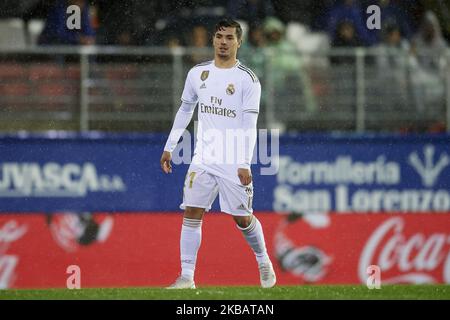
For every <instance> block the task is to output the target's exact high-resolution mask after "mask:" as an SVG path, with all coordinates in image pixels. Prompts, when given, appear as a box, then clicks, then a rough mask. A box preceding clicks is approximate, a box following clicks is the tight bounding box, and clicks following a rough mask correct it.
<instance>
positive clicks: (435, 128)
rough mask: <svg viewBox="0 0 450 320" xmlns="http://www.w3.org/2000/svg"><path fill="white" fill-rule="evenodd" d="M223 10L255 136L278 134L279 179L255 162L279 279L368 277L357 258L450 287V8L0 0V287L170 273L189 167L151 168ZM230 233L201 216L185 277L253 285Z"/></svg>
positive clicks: (396, 274) (220, 0)
mask: <svg viewBox="0 0 450 320" xmlns="http://www.w3.org/2000/svg"><path fill="white" fill-rule="evenodd" d="M71 4H75V5H78V6H80V8H81V9H82V10H81V12H82V19H81V21H82V29H81V31H80V32H74V31H70V30H68V29H67V27H66V19H67V17H68V16H69V15H68V14H67V13H66V11H65V10H66V8H67V6H68V5H71ZM373 4H375V5H378V6H379V8H380V9H381V11H380V12H381V29H380V30H377V29H375V30H369V29H368V28H367V25H366V21H367V20H368V19H369V17H370V16H371V14H370V13H367V12H366V9H367V8H368V6H370V5H373ZM225 15H226V16H231V17H233V18H235V19H238V21H240V22H241V24H242V26H243V28H244V45H243V46H242V48H241V49H240V51H239V54H238V58H239V59H240V60H241V61H242V62H243V63H244V64H246V65H247V66H249V67H250V68H252V69H253V70H254V72H255V73H256V74H257V75H258V77H259V78H260V81H261V84H262V88H263V97H262V102H261V113H260V117H259V123H258V125H259V127H260V128H268V129H279V130H280V133H281V136H280V158H279V160H280V161H279V163H280V170H279V173H278V175H275V176H262V175H259V170H260V169H261V168H262V167H265V166H267V165H268V163H257V164H255V169H254V173H255V185H256V186H255V200H254V205H255V210H256V214H257V215H258V216H260V217H261V220H262V222H263V225H264V226H265V228H266V230H265V232H266V237H267V241H268V247H269V251H270V254H271V255H272V256H273V258H274V261H276V262H277V263H276V269H277V273H278V274H279V283H280V284H285V285H292V284H294V285H295V284H305V283H308V284H316V283H317V284H365V283H366V280H367V277H368V274H367V273H366V269H367V267H368V266H369V265H379V266H380V269H381V272H382V281H384V282H383V283H409V284H412V283H414V284H423V283H449V282H450V244H449V241H448V239H449V237H450V215H449V213H450V151H449V150H450V149H449V146H450V136H449V134H448V133H449V132H450V49H449V48H448V41H449V39H450V2H449V1H439V0H435V1H433V0H430V1H419V0H415V1H394V0H391V1H389V0H379V1H376V0H374V1H356V0H355V1H349V0H345V1H331V0H322V1H312V0H311V1H308V0H302V1H287V0H273V1H270V0H259V1H258V0H248V1H246V0H242V1H241V0H239V1H227V0H216V1H214V0H209V1H208V0H201V1H189V0H174V1H164V2H161V1H143V0H129V1H112V0H108V1H106V0H104V1H103V0H96V1H95V0H93V1H82V0H67V1H66V0H61V1H59V0H58V1H56V0H55V1H50V0H22V1H21V0H14V1H13V0H11V1H10V0H4V1H2V2H1V4H0V170H1V171H0V212H1V214H0V289H8V288H55V287H56V288H64V287H66V284H67V278H68V277H69V275H68V274H67V273H66V269H67V267H68V266H70V265H77V266H79V267H80V270H81V272H82V283H81V285H82V287H127V286H164V285H166V284H168V283H169V282H170V281H172V280H173V279H174V278H175V277H176V276H177V272H178V265H179V262H178V259H179V256H178V240H179V228H180V224H181V215H179V214H175V213H176V212H180V210H179V209H178V204H179V202H180V201H181V196H182V184H183V179H184V174H185V170H186V168H187V167H186V165H185V164H182V165H180V166H176V167H175V170H174V174H173V175H172V176H170V177H165V176H164V175H163V174H162V173H161V172H160V169H159V157H160V154H161V152H162V149H163V145H164V142H165V139H166V137H167V134H168V132H169V130H170V128H171V124H172V121H173V118H174V116H175V113H176V111H177V109H178V107H179V101H180V95H181V92H182V89H183V85H184V79H185V76H186V74H187V71H188V70H189V69H190V68H191V67H192V66H193V65H194V64H196V63H199V62H201V61H204V60H209V59H211V58H212V51H211V49H210V48H209V47H210V37H211V34H210V30H211V28H212V26H213V25H214V22H215V21H217V20H218V19H219V18H220V17H222V16H225ZM215 210H216V211H217V210H218V207H215ZM234 229H235V228H234V226H233V223H232V222H231V220H230V219H229V218H227V217H226V216H224V215H222V214H219V213H213V214H210V215H209V216H207V217H206V223H205V225H204V238H203V243H202V249H201V250H200V257H199V266H198V277H197V282H198V285H200V286H202V285H203V286H207V285H258V278H257V270H256V265H255V263H254V261H253V260H254V259H253V257H252V256H251V252H250V251H249V250H243V252H241V250H239V249H237V248H240V247H245V243H244V240H243V239H241V238H240V235H239V233H238V232H237V231H236V230H234ZM233 232H234V233H235V234H233V235H232V236H229V235H230V234H231V233H233ZM224 252H226V255H227V257H225V254H224ZM238 262H239V263H238ZM243 273H246V274H248V275H249V276H248V277H242V276H241V275H242V274H243Z"/></svg>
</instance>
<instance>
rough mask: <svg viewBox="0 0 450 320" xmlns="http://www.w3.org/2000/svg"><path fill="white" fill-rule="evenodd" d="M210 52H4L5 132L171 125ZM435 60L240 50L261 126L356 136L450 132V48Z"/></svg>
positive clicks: (0, 103)
mask: <svg viewBox="0 0 450 320" xmlns="http://www.w3.org/2000/svg"><path fill="white" fill-rule="evenodd" d="M255 52H256V53H257V55H258V57H259V58H258V59H257V57H256V55H255ZM211 57H212V51H211V50H209V49H208V50H200V49H195V48H175V49H169V48H164V47H98V46H88V47H30V48H26V49H14V48H11V49H6V48H4V49H1V48H0V125H1V127H0V128H1V129H0V130H1V131H17V130H30V131H39V130H48V129H64V130H75V131H87V130H107V131H166V130H169V129H170V126H171V123H172V120H173V117H174V114H175V112H176V111H177V109H178V107H179V102H180V100H179V99H180V96H181V92H182V90H183V85H184V80H185V76H186V74H187V71H188V70H189V68H191V67H192V66H193V65H194V64H196V63H197V62H199V61H201V60H208V59H211ZM435 58H436V61H437V62H438V63H437V69H436V70H435V71H433V70H431V71H430V70H426V69H425V68H422V67H421V65H420V63H419V62H418V61H419V60H418V59H417V58H416V57H413V56H411V55H410V54H409V53H408V52H403V51H402V52H400V51H386V50H384V51H382V50H379V49H376V48H375V49H372V48H356V49H340V48H339V49H336V48H335V49H331V50H327V51H323V52H314V53H311V52H277V51H275V50H274V49H268V48H264V49H260V50H258V51H253V52H252V51H249V50H242V53H241V54H240V55H239V59H240V60H241V61H242V62H243V63H244V64H246V65H247V66H249V67H250V68H252V69H253V70H254V71H255V73H256V74H257V75H258V77H259V78H260V81H261V83H262V87H263V96H262V105H261V117H260V123H261V125H262V126H266V127H271V128H273V127H277V128H281V129H285V130H300V131H311V130H312V131H317V130H326V131H355V132H367V131H399V130H409V129H411V128H412V129H414V130H426V131H429V130H447V131H450V50H448V51H447V52H446V53H445V54H441V55H440V56H438V57H435Z"/></svg>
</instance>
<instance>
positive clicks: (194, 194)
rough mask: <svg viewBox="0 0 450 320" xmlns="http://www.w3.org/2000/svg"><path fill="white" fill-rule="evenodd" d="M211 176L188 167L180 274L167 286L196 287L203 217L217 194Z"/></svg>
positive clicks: (214, 182)
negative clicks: (195, 276)
mask: <svg viewBox="0 0 450 320" xmlns="http://www.w3.org/2000/svg"><path fill="white" fill-rule="evenodd" d="M217 189H218V188H217V184H216V181H215V179H214V178H212V177H211V176H210V175H209V174H208V173H206V172H205V171H203V170H200V169H197V168H195V167H193V166H192V167H190V168H189V171H188V174H187V175H186V180H185V184H184V189H183V203H182V204H181V206H180V207H181V208H182V209H184V216H183V224H182V227H181V235H180V260H181V276H180V277H179V278H178V279H177V280H176V281H175V283H174V284H173V285H171V286H170V287H169V288H174V289H185V288H195V284H194V274H195V266H196V262H197V253H198V250H199V248H200V244H201V240H202V219H203V215H204V213H205V211H208V210H209V209H210V208H211V205H212V203H213V201H214V199H215V198H216V196H217V191H218V190H217Z"/></svg>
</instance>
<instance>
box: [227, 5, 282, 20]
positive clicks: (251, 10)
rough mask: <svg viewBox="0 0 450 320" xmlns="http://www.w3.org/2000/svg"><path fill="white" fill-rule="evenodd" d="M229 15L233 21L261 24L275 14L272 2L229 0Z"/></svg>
mask: <svg viewBox="0 0 450 320" xmlns="http://www.w3.org/2000/svg"><path fill="white" fill-rule="evenodd" d="M227 13H228V15H229V16H230V17H231V18H233V19H242V20H245V21H247V22H248V23H252V24H261V23H262V22H263V21H264V19H265V18H267V17H270V16H273V15H274V14H275V11H274V8H273V5H272V1H271V0H228V5H227Z"/></svg>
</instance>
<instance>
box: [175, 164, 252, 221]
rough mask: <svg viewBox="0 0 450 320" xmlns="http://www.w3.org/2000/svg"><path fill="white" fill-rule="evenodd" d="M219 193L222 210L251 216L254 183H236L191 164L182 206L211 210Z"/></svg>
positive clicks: (236, 214) (185, 183) (182, 207)
mask: <svg viewBox="0 0 450 320" xmlns="http://www.w3.org/2000/svg"><path fill="white" fill-rule="evenodd" d="M236 174H237V173H236ZM217 194H219V203H220V210H221V211H222V212H225V213H228V214H231V215H233V216H249V215H251V214H252V213H253V209H252V202H253V183H250V184H249V185H246V186H244V185H242V184H236V183H233V182H232V181H229V180H227V179H224V178H222V177H218V176H215V175H212V174H210V173H208V172H206V171H205V170H204V169H200V168H198V167H196V166H195V165H191V166H190V167H189V170H188V173H187V174H186V179H185V181H184V188H183V203H182V204H181V205H180V208H181V209H183V210H184V209H185V208H186V207H195V208H204V209H205V211H209V210H210V209H211V206H212V204H213V202H214V200H215V199H216V197H217Z"/></svg>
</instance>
